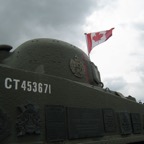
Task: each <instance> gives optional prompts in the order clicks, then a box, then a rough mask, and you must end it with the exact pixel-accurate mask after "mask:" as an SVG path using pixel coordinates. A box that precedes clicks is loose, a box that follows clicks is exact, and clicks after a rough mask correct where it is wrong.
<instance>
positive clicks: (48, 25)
mask: <svg viewBox="0 0 144 144" xmlns="http://www.w3.org/2000/svg"><path fill="white" fill-rule="evenodd" d="M111 1H112V0H109V1H106V0H98V1H95V0H71V1H68V0H39V1H35V0H29V1H22V0H5V1H3V2H1V5H0V19H1V25H0V33H1V35H0V43H8V44H11V45H14V46H15V45H17V44H18V43H20V42H22V41H24V40H27V39H31V38H35V37H55V38H61V39H63V40H66V41H68V42H69V41H71V42H74V43H75V42H76V39H78V37H80V35H82V33H83V30H82V26H83V24H84V22H85V20H86V17H87V16H89V15H90V14H91V13H92V12H93V11H94V10H97V9H100V8H103V7H105V6H106V5H108V4H109V3H108V2H111ZM81 37H83V36H81ZM81 40H82V39H81Z"/></svg>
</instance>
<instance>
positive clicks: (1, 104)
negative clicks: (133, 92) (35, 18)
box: [0, 38, 144, 144]
mask: <svg viewBox="0 0 144 144" xmlns="http://www.w3.org/2000/svg"><path fill="white" fill-rule="evenodd" d="M11 49H12V47H11V46H9V45H0V144H49V143H66V144H76V143H85V144H86V143H87V144H88V143H89V144H130V143H131V144H132V143H144V105H143V104H142V103H137V102H136V99H135V98H134V97H132V96H128V97H124V96H123V95H122V94H121V93H119V92H116V91H112V90H110V89H109V88H104V84H103V83H102V81H101V77H100V73H99V70H98V68H97V66H95V65H94V63H92V62H91V61H90V59H89V57H88V56H87V55H86V54H85V53H84V52H83V51H82V50H80V49H79V48H77V47H75V46H73V45H71V44H69V43H66V42H63V41H59V40H55V39H47V38H42V39H34V40H30V41H27V42H25V43H23V44H22V45H20V46H19V47H18V48H16V49H15V50H12V51H11Z"/></svg>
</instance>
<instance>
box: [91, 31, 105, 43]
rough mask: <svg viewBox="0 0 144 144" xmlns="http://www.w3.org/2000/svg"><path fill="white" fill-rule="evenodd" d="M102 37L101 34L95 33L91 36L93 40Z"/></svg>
mask: <svg viewBox="0 0 144 144" xmlns="http://www.w3.org/2000/svg"><path fill="white" fill-rule="evenodd" d="M102 37H103V34H101V33H95V35H94V36H93V40H94V41H95V42H96V41H99V40H100V39H101V38H102Z"/></svg>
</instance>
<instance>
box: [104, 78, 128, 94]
mask: <svg viewBox="0 0 144 144" xmlns="http://www.w3.org/2000/svg"><path fill="white" fill-rule="evenodd" d="M104 84H105V87H108V88H110V89H111V90H114V91H118V92H121V90H123V89H125V87H126V85H127V82H126V81H125V79H124V78H123V77H114V78H106V79H104Z"/></svg>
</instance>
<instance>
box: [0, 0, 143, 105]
mask: <svg viewBox="0 0 144 144" xmlns="http://www.w3.org/2000/svg"><path fill="white" fill-rule="evenodd" d="M112 27H114V28H115V29H114V30H113V36H112V37H111V38H110V39H109V40H108V41H106V42H104V43H102V44H100V45H98V46H96V47H95V48H94V49H93V50H92V51H91V53H90V59H91V61H93V62H94V63H95V65H97V66H98V68H99V71H100V73H101V79H102V81H103V83H104V85H105V87H109V88H110V89H111V90H115V91H119V92H121V93H123V94H124V95H125V96H128V95H132V96H134V97H136V99H137V101H140V100H141V101H142V102H144V57H143V55H144V40H143V36H144V0H0V43H1V44H9V45H12V46H13V47H14V48H16V47H17V46H19V45H20V44H21V43H23V42H25V41H27V40H30V39H34V38H55V39H59V40H63V41H66V42H69V43H71V44H73V45H75V46H77V47H79V48H80V49H82V50H83V51H84V52H86V53H87V46H86V41H85V36H84V33H89V32H97V31H103V30H107V29H110V28H112Z"/></svg>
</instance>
